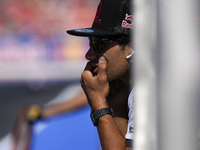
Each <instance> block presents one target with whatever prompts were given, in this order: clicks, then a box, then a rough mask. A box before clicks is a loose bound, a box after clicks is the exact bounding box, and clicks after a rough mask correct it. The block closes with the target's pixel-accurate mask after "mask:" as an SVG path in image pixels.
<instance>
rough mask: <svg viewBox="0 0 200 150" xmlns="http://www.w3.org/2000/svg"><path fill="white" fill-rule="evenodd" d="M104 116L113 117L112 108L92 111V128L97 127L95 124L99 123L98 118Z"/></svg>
mask: <svg viewBox="0 0 200 150" xmlns="http://www.w3.org/2000/svg"><path fill="white" fill-rule="evenodd" d="M106 114H110V115H112V116H114V113H113V109H112V108H103V109H99V110H95V111H92V112H91V113H90V117H91V119H92V122H93V124H94V126H97V124H98V122H99V118H100V117H101V116H103V115H106Z"/></svg>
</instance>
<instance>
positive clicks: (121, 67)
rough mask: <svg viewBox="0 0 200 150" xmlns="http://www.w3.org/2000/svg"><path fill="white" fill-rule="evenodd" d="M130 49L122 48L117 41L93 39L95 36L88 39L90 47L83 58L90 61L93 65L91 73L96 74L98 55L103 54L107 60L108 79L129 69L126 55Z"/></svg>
mask: <svg viewBox="0 0 200 150" xmlns="http://www.w3.org/2000/svg"><path fill="white" fill-rule="evenodd" d="M95 44H96V45H95ZM129 53H130V50H129V49H127V48H125V49H122V47H121V46H120V45H118V43H117V42H115V41H111V40H101V39H100V40H99V39H97V40H96V41H95V38H94V39H92V40H91V41H90V49H89V50H88V52H87V53H86V55H85V58H86V59H87V60H89V61H90V64H91V66H92V67H93V74H94V75H96V74H98V60H99V58H100V56H104V57H105V58H106V60H107V76H108V81H109V82H110V81H113V80H115V79H120V78H122V77H123V76H125V75H126V73H128V71H129V67H130V64H129V63H128V61H127V59H126V56H127V55H129Z"/></svg>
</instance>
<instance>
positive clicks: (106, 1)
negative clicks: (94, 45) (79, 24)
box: [67, 0, 133, 36]
mask: <svg viewBox="0 0 200 150" xmlns="http://www.w3.org/2000/svg"><path fill="white" fill-rule="evenodd" d="M131 1H132V0H101V1H100V3H99V5H98V8H97V12H96V16H95V19H94V21H93V25H92V28H82V29H75V30H68V31H67V33H68V34H71V35H76V36H112V35H123V34H125V35H130V34H131V32H132V29H133V14H132V7H133V6H132V3H131Z"/></svg>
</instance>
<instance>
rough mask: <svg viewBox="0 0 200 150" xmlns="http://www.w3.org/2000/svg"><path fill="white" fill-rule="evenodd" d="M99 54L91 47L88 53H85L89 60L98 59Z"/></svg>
mask: <svg viewBox="0 0 200 150" xmlns="http://www.w3.org/2000/svg"><path fill="white" fill-rule="evenodd" d="M97 57H98V56H97V54H96V53H95V52H94V50H93V49H92V48H90V49H89V50H88V52H87V53H86V55H85V58H86V59H87V60H94V59H96V58H97Z"/></svg>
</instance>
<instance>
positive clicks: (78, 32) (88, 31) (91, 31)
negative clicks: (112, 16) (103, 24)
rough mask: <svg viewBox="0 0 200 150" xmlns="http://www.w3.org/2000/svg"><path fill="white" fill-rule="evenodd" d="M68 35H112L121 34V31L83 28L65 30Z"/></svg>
mask: <svg viewBox="0 0 200 150" xmlns="http://www.w3.org/2000/svg"><path fill="white" fill-rule="evenodd" d="M66 32H67V33H68V34H70V35H75V36H86V37H87V36H112V35H121V34H122V33H117V32H111V31H106V30H100V29H95V28H83V29H75V30H68V31H66Z"/></svg>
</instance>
